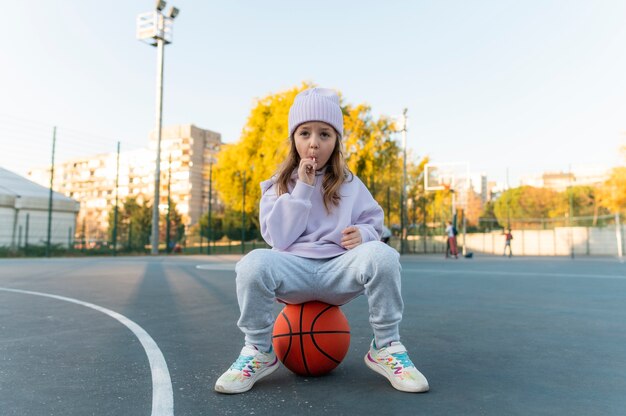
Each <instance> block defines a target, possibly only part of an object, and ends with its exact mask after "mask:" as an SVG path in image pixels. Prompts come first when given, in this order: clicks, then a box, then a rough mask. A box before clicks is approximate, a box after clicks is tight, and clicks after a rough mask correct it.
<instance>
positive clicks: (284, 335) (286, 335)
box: [272, 331, 350, 338]
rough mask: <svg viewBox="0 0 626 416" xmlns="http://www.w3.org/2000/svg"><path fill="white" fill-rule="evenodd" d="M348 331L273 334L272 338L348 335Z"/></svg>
mask: <svg viewBox="0 0 626 416" xmlns="http://www.w3.org/2000/svg"><path fill="white" fill-rule="evenodd" d="M349 333H350V331H303V332H287V333H284V334H275V335H273V336H272V337H273V338H280V337H289V336H292V335H311V334H349Z"/></svg>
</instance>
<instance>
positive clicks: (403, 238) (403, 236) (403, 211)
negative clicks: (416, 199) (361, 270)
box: [400, 108, 408, 254]
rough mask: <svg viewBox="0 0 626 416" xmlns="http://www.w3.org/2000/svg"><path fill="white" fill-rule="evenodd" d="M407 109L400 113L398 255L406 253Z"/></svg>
mask: <svg viewBox="0 0 626 416" xmlns="http://www.w3.org/2000/svg"><path fill="white" fill-rule="evenodd" d="M407 111H408V109H407V108H405V109H404V110H403V111H402V192H401V195H402V204H401V207H400V211H401V212H400V254H404V253H405V251H406V238H407V235H406V223H405V220H404V216H405V215H406V208H405V205H406V124H407V116H406V113H407Z"/></svg>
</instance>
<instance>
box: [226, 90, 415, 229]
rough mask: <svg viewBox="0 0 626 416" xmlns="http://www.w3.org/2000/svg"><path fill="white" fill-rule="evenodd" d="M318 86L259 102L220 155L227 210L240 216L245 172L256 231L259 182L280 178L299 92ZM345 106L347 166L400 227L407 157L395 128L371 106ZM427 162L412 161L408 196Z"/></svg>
mask: <svg viewBox="0 0 626 416" xmlns="http://www.w3.org/2000/svg"><path fill="white" fill-rule="evenodd" d="M313 86H314V85H313V84H311V83H303V84H301V85H300V86H298V87H294V88H291V89H289V90H286V91H283V92H280V93H276V94H270V95H268V96H267V97H264V98H261V99H259V100H257V102H256V103H255V106H254V108H253V109H252V111H251V113H250V116H249V117H248V120H247V122H246V125H245V127H244V128H243V130H242V133H241V138H240V140H239V141H238V142H237V143H235V144H231V145H225V146H223V147H222V149H221V150H220V153H219V155H218V161H217V165H216V167H215V170H214V179H215V189H216V191H217V192H218V195H219V197H220V199H221V200H222V201H223V203H224V205H225V207H226V209H230V210H236V211H241V209H242V199H243V198H242V194H243V192H242V191H243V186H242V185H243V177H244V172H245V178H246V192H245V210H246V213H247V214H249V215H250V218H251V219H252V220H253V221H254V222H255V224H256V225H257V226H258V206H259V200H260V198H261V189H260V187H259V183H260V182H261V181H263V180H266V179H269V178H270V177H271V176H272V175H273V174H275V173H276V171H277V169H278V167H279V165H280V164H281V163H282V162H283V161H284V160H285V158H286V157H287V153H288V150H289V137H288V126H287V119H288V114H289V108H290V107H291V104H292V103H293V100H294V98H295V96H296V95H297V94H298V93H299V92H301V91H303V90H305V89H307V88H311V87H313ZM341 101H342V103H341V107H342V111H343V114H344V140H343V144H344V151H345V155H346V161H347V164H348V167H349V168H350V170H351V171H352V172H353V173H355V174H356V175H357V176H358V177H359V178H360V179H361V180H362V181H363V182H364V183H365V185H366V186H367V187H368V188H369V190H370V192H372V195H373V196H374V198H375V199H376V200H377V201H378V203H379V204H380V205H381V206H382V207H383V209H384V210H385V211H387V210H388V209H389V210H390V211H391V216H390V221H391V222H394V223H399V222H400V219H399V213H400V209H399V207H400V189H401V181H402V154H401V149H400V148H399V146H398V144H397V143H396V140H395V137H394V135H395V127H394V123H393V121H392V120H391V119H390V118H388V117H384V116H383V117H380V118H379V119H374V118H373V117H372V115H371V108H370V107H369V106H368V105H364V104H360V105H356V106H354V105H350V104H344V103H343V98H342V100H341ZM425 163H426V159H424V160H422V161H418V162H414V161H413V160H410V159H409V160H408V161H407V172H408V175H407V176H408V180H407V189H408V191H407V193H411V192H412V193H413V194H415V195H417V193H419V191H418V188H419V187H420V186H422V185H421V183H422V182H423V180H422V176H421V172H423V169H424V164H425ZM422 192H423V191H422Z"/></svg>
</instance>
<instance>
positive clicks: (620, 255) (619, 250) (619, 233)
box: [615, 212, 624, 260]
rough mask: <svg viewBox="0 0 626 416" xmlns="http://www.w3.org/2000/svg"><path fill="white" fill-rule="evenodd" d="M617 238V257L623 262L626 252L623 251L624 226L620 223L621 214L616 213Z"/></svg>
mask: <svg viewBox="0 0 626 416" xmlns="http://www.w3.org/2000/svg"><path fill="white" fill-rule="evenodd" d="M615 237H616V238H617V257H618V258H619V259H620V260H622V258H623V256H624V252H623V250H622V226H621V225H620V222H619V212H616V213H615Z"/></svg>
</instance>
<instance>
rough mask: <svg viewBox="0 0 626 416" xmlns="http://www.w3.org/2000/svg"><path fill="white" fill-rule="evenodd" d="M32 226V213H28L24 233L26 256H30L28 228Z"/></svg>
mask: <svg viewBox="0 0 626 416" xmlns="http://www.w3.org/2000/svg"><path fill="white" fill-rule="evenodd" d="M29 225H30V213H28V212H27V213H26V232H25V233H24V254H26V255H28V227H29Z"/></svg>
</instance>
